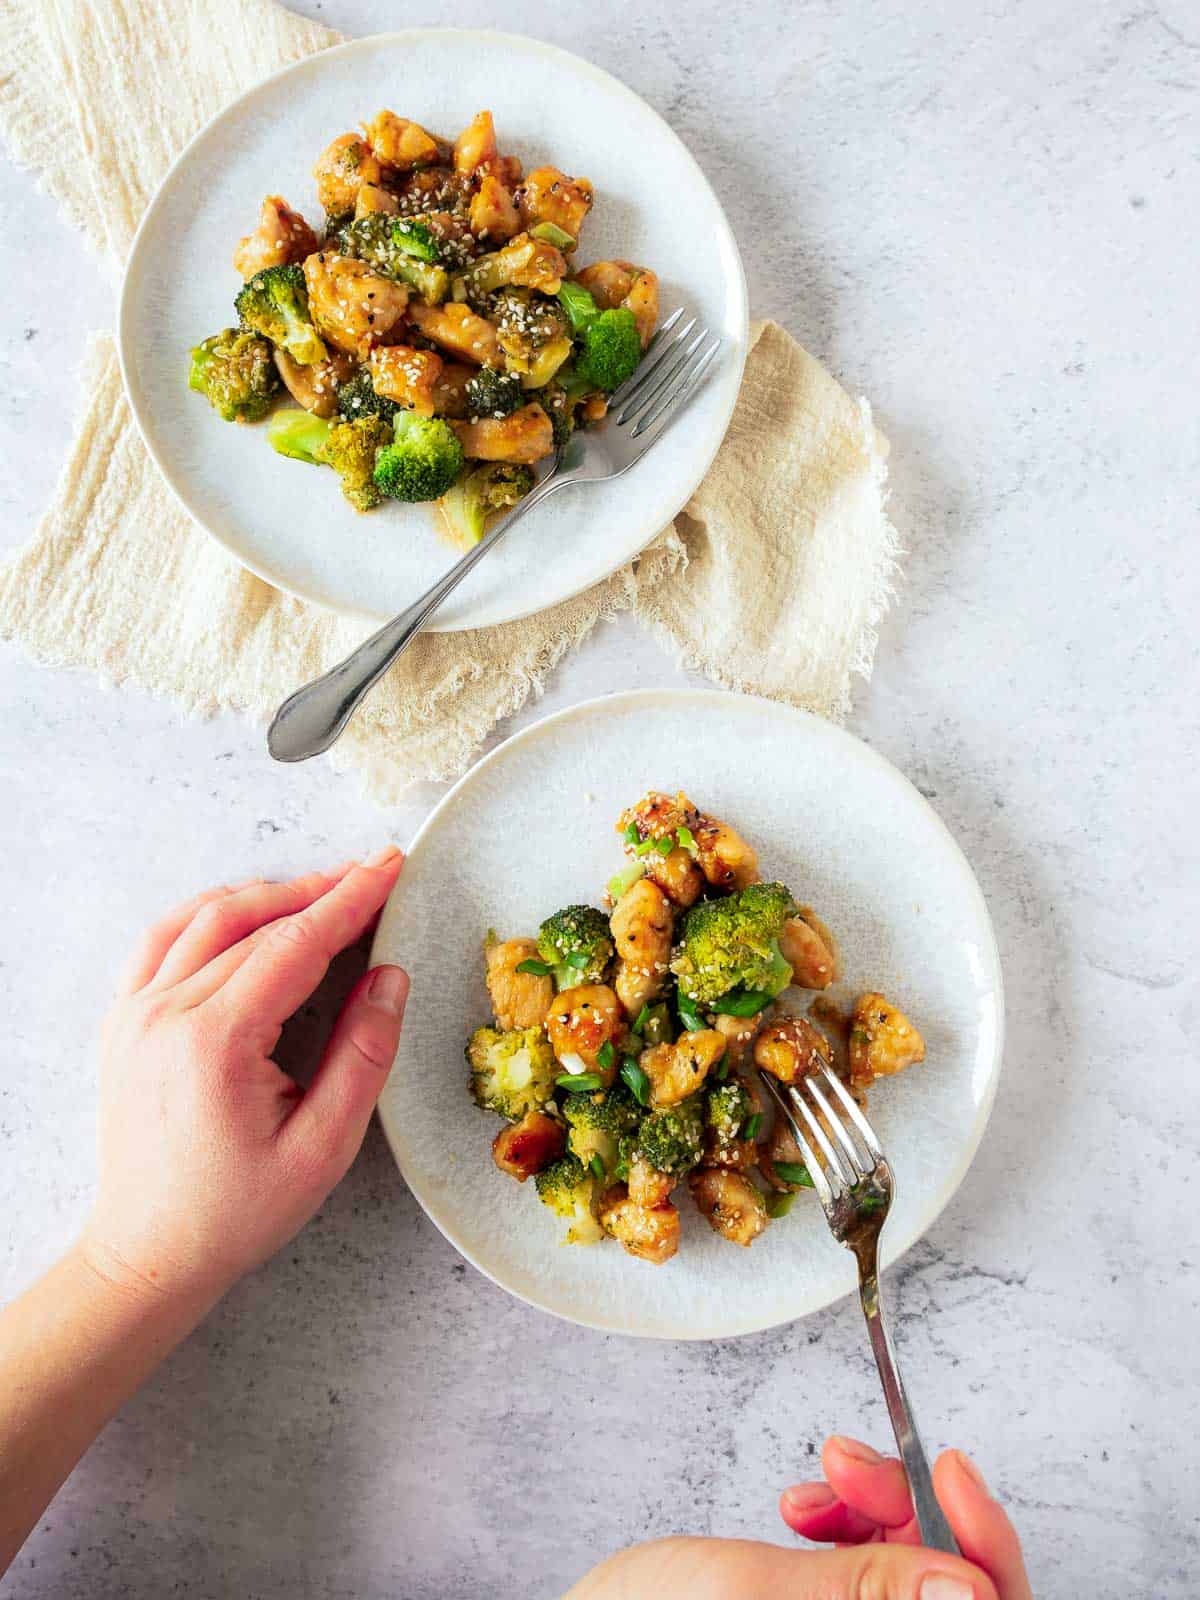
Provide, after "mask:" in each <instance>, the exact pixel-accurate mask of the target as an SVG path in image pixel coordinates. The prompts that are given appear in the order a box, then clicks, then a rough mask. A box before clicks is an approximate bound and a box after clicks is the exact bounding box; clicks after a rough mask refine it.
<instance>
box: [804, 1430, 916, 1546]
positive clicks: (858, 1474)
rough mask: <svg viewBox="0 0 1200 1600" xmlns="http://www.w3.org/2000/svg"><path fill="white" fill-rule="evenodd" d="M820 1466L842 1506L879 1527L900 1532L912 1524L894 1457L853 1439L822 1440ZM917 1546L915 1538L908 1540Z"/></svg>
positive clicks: (903, 1482)
mask: <svg viewBox="0 0 1200 1600" xmlns="http://www.w3.org/2000/svg"><path fill="white" fill-rule="evenodd" d="M821 1466H822V1467H823V1468H824V1470H825V1477H826V1480H827V1481H828V1483H829V1487H830V1488H831V1489H832V1490H833V1492H834V1494H836V1495H837V1497H838V1499H839V1500H840V1501H842V1503H843V1504H844V1505H848V1506H852V1507H853V1508H854V1510H855V1511H859V1512H861V1513H862V1515H863V1516H864V1517H869V1518H870V1519H871V1521H872V1522H876V1523H878V1524H879V1526H880V1527H881V1528H888V1529H893V1530H900V1529H904V1528H907V1527H908V1526H909V1524H911V1523H912V1521H913V1504H912V1495H911V1494H910V1493H909V1489H908V1478H907V1477H906V1476H905V1472H904V1468H903V1467H902V1466H901V1465H900V1463H899V1461H897V1460H896V1458H895V1457H894V1456H881V1455H880V1454H879V1452H878V1451H877V1450H872V1449H871V1446H870V1445H868V1444H862V1443H861V1442H860V1441H859V1440H857V1439H845V1438H842V1437H840V1436H839V1435H836V1434H835V1435H834V1437H833V1438H831V1439H826V1441H825V1447H824V1449H823V1450H822V1451H821ZM911 1542H912V1543H914V1544H918V1543H920V1540H919V1538H916V1537H914V1538H913V1539H912V1541H911Z"/></svg>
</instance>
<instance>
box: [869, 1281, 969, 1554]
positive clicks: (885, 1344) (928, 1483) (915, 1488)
mask: <svg viewBox="0 0 1200 1600" xmlns="http://www.w3.org/2000/svg"><path fill="white" fill-rule="evenodd" d="M871 1254H872V1257H873V1256H874V1251H872V1252H871ZM858 1290H859V1298H860V1299H861V1301H862V1308H863V1315H864V1316H865V1317H866V1319H867V1332H868V1334H869V1335H870V1338H871V1351H872V1353H873V1355H874V1357H875V1365H876V1366H877V1367H878V1368H879V1377H880V1381H881V1382H882V1384H883V1397H884V1399H885V1400H886V1401H887V1408H888V1416H889V1417H891V1419H892V1431H893V1433H894V1434H895V1435H896V1446H897V1448H898V1450H899V1451H900V1459H901V1461H902V1462H903V1463H904V1470H905V1472H906V1473H907V1474H908V1486H909V1489H910V1490H911V1492H912V1499H913V1509H914V1510H915V1511H916V1514H917V1526H918V1527H919V1528H920V1530H921V1543H922V1544H923V1545H926V1546H927V1547H928V1548H929V1549H930V1550H945V1551H947V1552H948V1553H949V1554H951V1555H959V1554H961V1552H960V1550H959V1548H958V1541H957V1540H956V1539H955V1537H954V1534H953V1533H952V1532H951V1531H950V1524H949V1523H948V1522H947V1521H946V1514H945V1512H944V1511H943V1510H942V1508H941V1506H940V1505H939V1504H938V1499H937V1496H936V1495H935V1494H934V1492H933V1477H932V1475H931V1473H930V1471H929V1462H928V1461H927V1460H926V1458H925V1447H924V1446H923V1445H922V1443H921V1438H920V1435H919V1434H918V1433H917V1425H916V1423H915V1422H914V1421H913V1416H912V1410H911V1408H910V1407H909V1404H908V1395H907V1394H906V1393H905V1392H904V1381H903V1379H902V1378H901V1377H900V1369H899V1367H898V1366H897V1365H896V1352H895V1350H894V1349H893V1348H892V1341H891V1338H890V1337H889V1335H888V1331H887V1325H886V1324H885V1322H884V1320H883V1307H882V1305H881V1304H880V1300H879V1271H878V1266H877V1263H876V1262H875V1261H874V1260H873V1259H872V1260H870V1261H863V1260H862V1259H861V1258H860V1260H859V1264H858Z"/></svg>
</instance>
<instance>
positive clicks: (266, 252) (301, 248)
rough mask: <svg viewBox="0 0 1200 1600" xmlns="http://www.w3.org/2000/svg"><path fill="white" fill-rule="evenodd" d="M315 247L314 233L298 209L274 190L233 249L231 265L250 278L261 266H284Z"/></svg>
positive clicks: (298, 259)
mask: <svg viewBox="0 0 1200 1600" xmlns="http://www.w3.org/2000/svg"><path fill="white" fill-rule="evenodd" d="M316 248H317V236H316V234H315V233H314V232H313V231H312V229H311V228H310V227H309V225H308V223H307V222H305V220H304V218H303V217H302V216H301V215H300V213H299V212H298V211H293V210H292V208H291V206H289V205H288V203H287V201H286V200H284V199H282V198H281V196H279V195H277V194H269V195H268V196H267V198H266V199H265V200H264V201H263V203H262V210H261V212H260V213H259V218H258V226H257V228H255V230H254V232H253V233H248V234H247V235H246V237H245V238H244V239H243V240H242V241H241V243H240V244H239V245H238V247H237V249H236V250H235V251H234V253H233V269H234V271H235V272H240V273H241V275H242V277H243V278H252V277H253V276H254V274H255V273H256V272H261V271H262V270H263V268H264V267H285V266H288V265H290V264H291V263H292V262H294V261H303V260H304V258H305V256H309V255H311V254H312V253H313V251H314V250H315V249H316Z"/></svg>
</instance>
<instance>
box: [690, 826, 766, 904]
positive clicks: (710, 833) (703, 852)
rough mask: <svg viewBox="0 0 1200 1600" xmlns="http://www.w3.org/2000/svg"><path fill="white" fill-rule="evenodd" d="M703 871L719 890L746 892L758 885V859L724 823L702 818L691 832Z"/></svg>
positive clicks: (744, 842)
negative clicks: (751, 886) (752, 884)
mask: <svg viewBox="0 0 1200 1600" xmlns="http://www.w3.org/2000/svg"><path fill="white" fill-rule="evenodd" d="M692 833H693V835H694V836H695V840H696V850H697V853H698V855H699V857H700V870H701V871H702V872H703V873H704V876H705V877H706V878H707V879H708V881H709V883H711V884H712V885H713V887H714V888H717V889H744V888H745V887H746V886H747V884H751V883H757V882H758V881H759V871H758V857H757V856H756V855H755V853H754V851H753V850H752V849H751V848H750V846H749V845H748V844H747V843H746V841H745V840H744V839H743V838H741V836H740V835H738V834H736V833H735V832H734V831H733V829H732V828H731V827H730V826H729V825H728V823H725V822H719V821H718V820H717V818H716V817H701V818H700V820H699V821H698V822H697V824H696V826H695V827H694V828H693V829H692Z"/></svg>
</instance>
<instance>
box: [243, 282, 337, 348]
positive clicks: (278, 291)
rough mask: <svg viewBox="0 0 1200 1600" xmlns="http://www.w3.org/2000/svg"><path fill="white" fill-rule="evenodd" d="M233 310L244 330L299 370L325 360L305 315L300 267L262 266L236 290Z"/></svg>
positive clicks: (306, 301)
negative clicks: (256, 335) (260, 338)
mask: <svg viewBox="0 0 1200 1600" xmlns="http://www.w3.org/2000/svg"><path fill="white" fill-rule="evenodd" d="M234 307H235V309H236V311H237V314H238V316H239V317H240V318H241V323H242V327H243V328H246V329H248V330H249V331H251V332H253V333H260V334H262V336H263V338H264V339H270V341H271V343H272V344H277V345H278V346H279V347H280V349H281V350H286V351H287V353H288V355H290V356H291V358H292V360H293V361H298V362H299V363H300V365H301V366H302V367H311V366H312V365H313V363H314V362H317V361H324V360H326V358H327V352H326V349H325V346H324V345H323V344H322V342H321V336H320V334H319V333H318V332H317V330H316V329H315V328H314V327H313V325H312V318H311V317H310V316H309V314H308V290H307V288H306V287H305V284H304V272H303V270H302V269H301V268H300V267H298V266H295V265H294V264H293V265H290V266H285V267H264V268H263V269H262V271H261V272H256V273H255V274H254V276H253V277H252V278H250V279H248V280H247V281H246V282H245V283H244V284H243V285H242V287H241V288H240V289H239V290H238V295H237V299H236V300H235V301H234Z"/></svg>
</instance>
